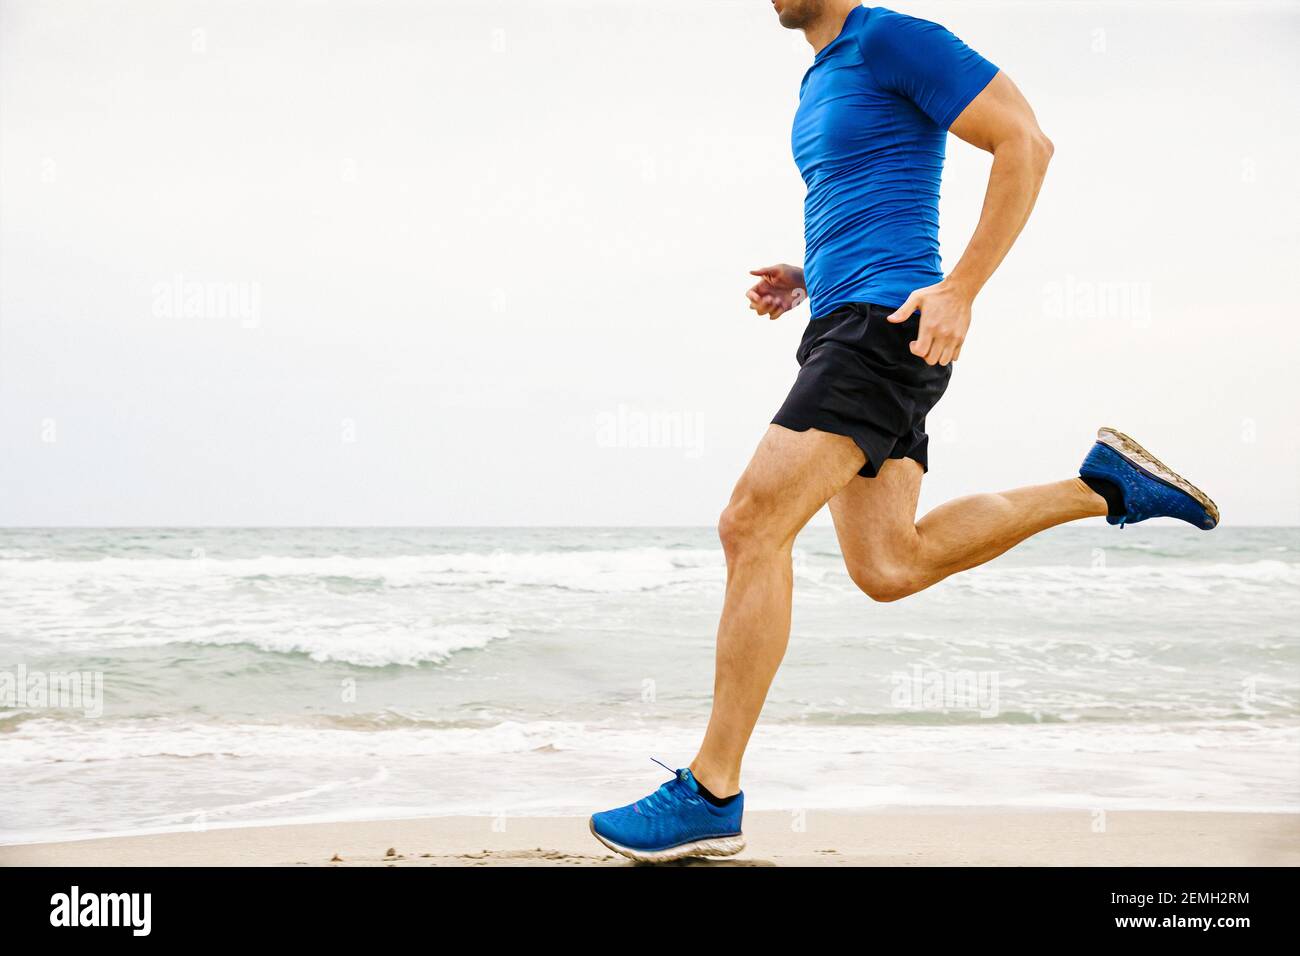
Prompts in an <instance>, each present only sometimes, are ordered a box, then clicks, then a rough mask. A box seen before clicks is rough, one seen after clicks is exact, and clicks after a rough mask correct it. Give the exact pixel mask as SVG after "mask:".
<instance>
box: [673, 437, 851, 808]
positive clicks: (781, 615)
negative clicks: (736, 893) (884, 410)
mask: <svg viewBox="0 0 1300 956" xmlns="http://www.w3.org/2000/svg"><path fill="white" fill-rule="evenodd" d="M864 460H865V459H864V457H863V455H862V452H861V451H860V450H859V449H858V447H857V445H855V444H854V443H853V441H852V439H849V438H846V437H844V436H842V435H832V434H829V433H827V432H821V431H817V430H816V429H809V430H808V431H804V432H796V431H791V430H790V429H787V428H782V427H781V426H779V425H771V426H769V427H768V430H767V434H766V435H764V436H763V440H762V441H761V442H760V443H759V446H758V449H757V450H756V451H755V452H754V457H753V459H752V460H751V461H750V463H749V466H748V467H747V468H746V469H745V473H744V474H743V475H742V476H741V478H740V481H739V482H738V483H737V485H736V490H735V491H734V492H732V495H731V502H730V504H728V505H727V508H726V510H725V511H724V512H723V513H722V520H721V522H720V523H719V525H718V534H719V536H720V537H721V538H722V547H723V551H724V552H725V553H726V556H727V592H726V598H725V600H724V603H723V608H722V620H721V622H720V623H719V625H718V647H717V669H716V673H715V676H714V685H713V712H712V714H711V716H710V717H709V726H708V730H707V731H706V732H705V735H704V742H703V744H702V745H701V746H700V752H699V754H698V755H697V756H696V758H695V759H694V760H693V761H691V772H692V773H693V774H694V775H695V778H696V779H697V780H699V781H700V783H702V784H704V786H705V787H707V788H708V789H709V791H710V792H712V793H713V794H715V795H717V796H719V797H727V796H730V795H731V794H733V793H736V792H737V791H738V790H739V789H740V762H741V758H742V757H743V756H744V753H745V747H746V746H747V745H748V743H749V735H750V734H751V733H752V732H753V730H754V724H755V722H756V721H757V720H758V715H759V711H761V710H762V709H763V701H764V699H765V698H766V697H767V690H768V687H769V686H770V685H771V683H772V678H773V677H774V676H775V675H776V670H777V668H778V667H779V666H780V664H781V658H782V657H783V656H784V655H785V647H786V643H787V642H788V641H789V639H790V595H791V589H792V587H793V583H794V581H793V571H792V568H791V563H790V560H791V558H790V556H791V549H792V547H793V545H794V539H795V535H797V534H798V533H799V530H800V529H801V528H803V526H804V525H805V524H807V523H808V520H809V519H810V518H811V517H812V516H813V515H815V514H816V513H817V512H818V511H819V510H820V509H821V507H822V505H824V504H825V503H826V502H827V501H828V500H830V499H831V498H832V497H833V496H834V495H835V494H836V492H838V491H839V490H840V489H841V488H843V487H844V486H845V484H846V483H847V482H849V481H851V480H852V479H853V478H854V477H855V476H856V475H857V472H858V469H860V468H861V467H862V464H863V462H864Z"/></svg>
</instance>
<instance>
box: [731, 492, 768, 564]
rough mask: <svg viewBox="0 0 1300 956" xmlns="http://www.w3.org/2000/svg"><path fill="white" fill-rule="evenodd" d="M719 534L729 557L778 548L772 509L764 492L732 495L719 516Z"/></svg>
mask: <svg viewBox="0 0 1300 956" xmlns="http://www.w3.org/2000/svg"><path fill="white" fill-rule="evenodd" d="M718 537H719V538H720V539H721V541H722V550H723V551H724V552H725V553H726V555H727V560H728V561H735V560H737V559H739V558H744V557H751V556H755V555H758V554H763V553H767V552H771V551H774V550H777V549H779V547H780V540H779V537H780V536H779V535H778V534H776V529H775V528H774V521H773V517H772V512H771V509H770V508H769V507H767V506H766V505H765V504H764V501H763V497H762V496H761V495H742V496H738V497H736V498H733V499H732V501H731V503H730V504H729V505H727V507H726V509H725V510H724V511H723V512H722V517H721V518H719V519H718Z"/></svg>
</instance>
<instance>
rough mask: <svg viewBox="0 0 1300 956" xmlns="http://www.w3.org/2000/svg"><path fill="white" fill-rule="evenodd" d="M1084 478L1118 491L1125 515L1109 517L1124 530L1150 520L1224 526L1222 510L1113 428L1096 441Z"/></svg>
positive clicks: (1082, 472)
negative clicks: (1107, 483)
mask: <svg viewBox="0 0 1300 956" xmlns="http://www.w3.org/2000/svg"><path fill="white" fill-rule="evenodd" d="M1079 475H1080V476H1081V477H1083V478H1098V479H1101V480H1102V481H1109V482H1110V483H1111V484H1113V485H1115V486H1116V487H1117V488H1119V490H1120V493H1121V494H1122V495H1123V496H1124V514H1122V515H1109V516H1107V518H1106V521H1107V522H1109V523H1110V524H1117V525H1119V526H1120V527H1121V528H1122V527H1124V525H1126V524H1137V523H1138V522H1139V521H1145V520H1146V519H1147V518H1178V519H1180V520H1182V521H1186V522H1187V523H1188V524H1194V525H1196V527H1198V528H1203V529H1205V530H1206V531H1208V530H1210V529H1211V528H1213V527H1214V526H1215V525H1217V524H1218V523H1219V507H1218V505H1216V504H1215V503H1214V502H1213V501H1211V500H1210V496H1209V495H1207V494H1206V493H1205V492H1203V491H1201V489H1200V488H1197V487H1196V486H1195V485H1194V484H1192V483H1191V482H1190V481H1188V480H1187V479H1186V478H1184V477H1182V476H1181V475H1179V474H1177V473H1176V472H1174V471H1172V470H1171V469H1170V468H1169V467H1168V466H1167V465H1166V464H1165V463H1164V462H1162V461H1161V460H1160V459H1159V458H1157V457H1156V456H1155V455H1153V454H1151V452H1149V451H1147V450H1146V449H1145V448H1143V447H1142V446H1141V445H1139V444H1138V443H1137V442H1135V441H1134V440H1133V439H1132V438H1129V437H1128V435H1125V434H1124V433H1123V432H1118V431H1116V430H1115V429H1113V428H1103V429H1101V430H1100V431H1098V432H1097V443H1096V444H1095V445H1093V446H1092V451H1090V452H1088V457H1087V458H1085V459H1084V460H1083V464H1082V465H1081V466H1080V468H1079Z"/></svg>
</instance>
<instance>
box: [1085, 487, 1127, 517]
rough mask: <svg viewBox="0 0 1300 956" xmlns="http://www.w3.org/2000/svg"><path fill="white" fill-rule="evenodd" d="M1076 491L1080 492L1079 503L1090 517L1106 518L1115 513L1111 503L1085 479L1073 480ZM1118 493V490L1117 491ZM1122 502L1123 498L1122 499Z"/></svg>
mask: <svg viewBox="0 0 1300 956" xmlns="http://www.w3.org/2000/svg"><path fill="white" fill-rule="evenodd" d="M1073 482H1074V486H1075V489H1076V490H1077V491H1078V492H1079V501H1080V503H1081V504H1082V506H1083V507H1084V508H1085V509H1086V510H1087V513H1088V515H1089V516H1090V517H1096V518H1104V517H1105V516H1106V515H1108V514H1112V513H1113V508H1112V505H1111V502H1110V501H1108V500H1107V499H1106V498H1105V497H1103V496H1102V494H1101V493H1100V492H1099V491H1098V490H1097V489H1095V488H1093V487H1092V486H1091V484H1090V483H1089V482H1087V481H1085V480H1084V479H1083V478H1075V479H1073ZM1117 493H1118V489H1117ZM1121 500H1122V498H1121Z"/></svg>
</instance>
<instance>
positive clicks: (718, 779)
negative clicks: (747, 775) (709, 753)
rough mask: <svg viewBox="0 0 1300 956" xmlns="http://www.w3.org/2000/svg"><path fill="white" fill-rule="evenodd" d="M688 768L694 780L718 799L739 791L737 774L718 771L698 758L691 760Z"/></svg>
mask: <svg viewBox="0 0 1300 956" xmlns="http://www.w3.org/2000/svg"><path fill="white" fill-rule="evenodd" d="M690 770H691V776H693V777H694V778H695V782H696V783H698V784H699V785H700V786H702V787H704V789H706V790H708V791H709V793H711V794H712V795H713V796H715V797H717V798H718V799H719V800H725V799H727V798H728V797H734V796H735V795H736V794H738V793H740V777H739V775H738V774H725V773H720V772H718V771H717V770H714V769H713V768H712V767H710V766H709V765H708V764H705V763H703V762H701V761H700V760H699V759H696V760H693V761H691V765H690Z"/></svg>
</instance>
